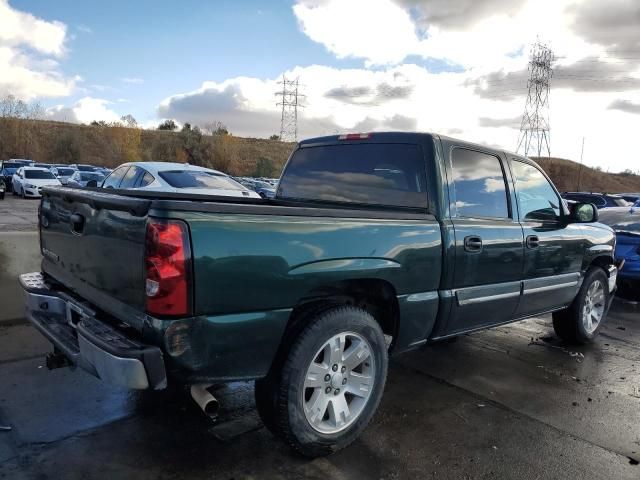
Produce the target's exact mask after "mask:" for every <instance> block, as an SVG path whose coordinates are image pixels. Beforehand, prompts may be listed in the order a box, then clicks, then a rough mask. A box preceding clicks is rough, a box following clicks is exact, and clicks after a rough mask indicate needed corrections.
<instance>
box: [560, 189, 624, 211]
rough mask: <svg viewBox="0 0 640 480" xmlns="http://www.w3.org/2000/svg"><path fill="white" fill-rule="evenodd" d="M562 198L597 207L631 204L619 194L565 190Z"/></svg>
mask: <svg viewBox="0 0 640 480" xmlns="http://www.w3.org/2000/svg"><path fill="white" fill-rule="evenodd" d="M562 198H564V199H566V200H573V201H574V202H579V203H593V204H594V205H595V206H596V207H597V208H598V209H600V208H609V207H627V206H629V205H631V204H630V203H629V202H627V201H626V200H625V199H624V198H623V197H621V196H620V195H613V194H609V193H588V192H565V193H563V194H562Z"/></svg>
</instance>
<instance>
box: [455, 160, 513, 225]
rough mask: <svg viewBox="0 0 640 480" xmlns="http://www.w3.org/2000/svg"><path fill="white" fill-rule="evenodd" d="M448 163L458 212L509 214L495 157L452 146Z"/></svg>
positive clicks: (461, 214) (462, 213)
mask: <svg viewBox="0 0 640 480" xmlns="http://www.w3.org/2000/svg"><path fill="white" fill-rule="evenodd" d="M451 163H452V167H453V182H454V187H455V195H456V209H457V211H458V215H460V216H463V217H490V218H508V217H509V208H508V206H507V190H506V184H505V180H504V174H503V172H502V166H501V164H500V160H499V159H498V157H495V156H493V155H488V154H486V153H480V152H476V151H473V150H467V149H464V148H454V149H453V152H452V155H451Z"/></svg>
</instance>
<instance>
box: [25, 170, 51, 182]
mask: <svg viewBox="0 0 640 480" xmlns="http://www.w3.org/2000/svg"><path fill="white" fill-rule="evenodd" d="M24 178H31V179H33V180H44V179H49V178H56V177H54V176H53V173H51V172H49V171H47V170H25V171H24Z"/></svg>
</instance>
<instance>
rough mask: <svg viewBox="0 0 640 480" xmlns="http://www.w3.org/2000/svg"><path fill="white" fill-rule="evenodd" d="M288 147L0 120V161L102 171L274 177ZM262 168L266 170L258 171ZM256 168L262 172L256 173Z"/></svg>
mask: <svg viewBox="0 0 640 480" xmlns="http://www.w3.org/2000/svg"><path fill="white" fill-rule="evenodd" d="M293 146H294V144H292V143H283V142H280V141H276V140H266V139H258V138H241V137H235V136H232V135H203V134H201V133H200V132H199V131H197V130H190V131H183V132H171V131H161V130H142V129H138V128H127V127H123V126H115V127H112V126H90V125H77V124H72V123H64V122H51V121H41V120H24V119H16V118H0V159H7V158H30V159H33V160H36V161H39V162H47V163H90V164H93V165H104V166H107V167H115V166H117V165H120V164H121V163H124V162H127V161H135V160H144V161H150V160H156V161H174V162H175V161H177V162H190V163H193V164H196V165H204V166H208V167H213V168H217V169H220V170H223V171H226V172H228V173H231V174H235V175H252V174H256V173H260V174H261V175H265V176H268V175H277V174H279V173H280V171H281V169H282V166H283V165H284V163H285V162H286V160H287V158H288V156H289V154H290V153H291V150H292V149H293ZM260 159H262V160H261V162H260V163H258V161H259V160H260ZM258 165H260V166H261V167H258ZM265 167H266V170H272V171H271V172H268V171H264V170H265ZM256 168H258V169H260V168H262V171H261V172H256Z"/></svg>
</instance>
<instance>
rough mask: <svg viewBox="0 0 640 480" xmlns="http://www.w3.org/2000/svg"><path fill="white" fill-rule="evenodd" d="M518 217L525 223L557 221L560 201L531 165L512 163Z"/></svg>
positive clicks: (544, 178) (546, 181)
mask: <svg viewBox="0 0 640 480" xmlns="http://www.w3.org/2000/svg"><path fill="white" fill-rule="evenodd" d="M512 166H513V175H514V177H515V180H516V194H517V196H518V204H519V206H520V217H521V219H522V220H525V221H534V222H535V221H540V222H545V221H547V222H548V221H557V220H559V219H560V199H559V198H558V195H556V192H555V190H554V189H553V187H552V186H551V184H550V183H549V181H548V180H547V179H546V177H545V176H544V175H543V174H542V172H541V171H540V170H538V169H537V168H536V167H534V166H533V165H529V164H528V163H523V162H518V161H514V162H512Z"/></svg>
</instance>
